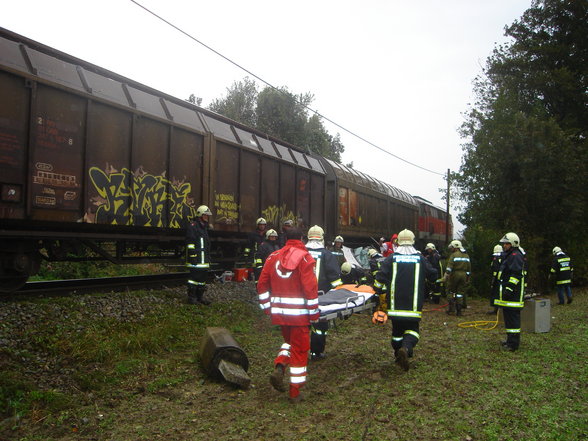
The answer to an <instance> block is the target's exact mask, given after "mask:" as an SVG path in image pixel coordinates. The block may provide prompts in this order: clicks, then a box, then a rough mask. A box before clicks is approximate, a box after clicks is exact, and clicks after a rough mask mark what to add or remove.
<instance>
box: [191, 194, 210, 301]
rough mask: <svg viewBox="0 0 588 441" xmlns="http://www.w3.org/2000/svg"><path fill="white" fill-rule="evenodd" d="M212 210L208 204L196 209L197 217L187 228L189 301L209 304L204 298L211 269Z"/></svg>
mask: <svg viewBox="0 0 588 441" xmlns="http://www.w3.org/2000/svg"><path fill="white" fill-rule="evenodd" d="M210 216H212V212H211V211H210V209H209V208H208V207H207V206H206V205H201V206H199V207H198V208H197V209H196V218H195V219H193V220H192V222H190V224H189V225H188V227H187V228H186V266H187V267H188V270H189V272H190V275H189V277H188V303H190V304H191V305H195V304H197V303H201V304H203V305H208V304H209V303H210V302H209V301H208V300H206V299H204V291H205V290H206V280H207V278H208V271H209V269H210V239H209V237H208V228H209V221H210Z"/></svg>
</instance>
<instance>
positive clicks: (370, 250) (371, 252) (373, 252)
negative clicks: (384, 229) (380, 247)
mask: <svg viewBox="0 0 588 441" xmlns="http://www.w3.org/2000/svg"><path fill="white" fill-rule="evenodd" d="M367 253H368V256H370V257H374V256H375V255H376V254H378V252H377V251H376V250H374V249H373V248H370V249H369V250H368V252H367Z"/></svg>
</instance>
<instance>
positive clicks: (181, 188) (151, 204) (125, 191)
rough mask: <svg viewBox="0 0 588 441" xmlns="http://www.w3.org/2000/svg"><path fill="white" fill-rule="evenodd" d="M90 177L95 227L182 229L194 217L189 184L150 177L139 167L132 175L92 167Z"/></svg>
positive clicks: (160, 177) (110, 167)
mask: <svg viewBox="0 0 588 441" xmlns="http://www.w3.org/2000/svg"><path fill="white" fill-rule="evenodd" d="M89 174H90V180H91V181H92V184H94V187H95V188H96V191H98V195H99V196H98V197H94V198H92V202H93V203H94V205H96V206H97V209H96V214H95V217H94V220H93V221H94V222H95V223H108V224H116V225H136V226H151V227H165V226H168V227H171V228H181V227H182V226H184V225H185V224H186V222H187V221H188V220H189V219H191V218H192V217H193V216H194V215H195V211H196V210H195V208H194V203H193V201H192V199H191V198H190V191H191V189H192V186H191V184H190V183H189V182H183V181H178V180H175V179H173V180H169V179H167V178H166V177H165V173H163V174H161V175H152V174H150V173H147V172H145V171H144V170H143V168H142V167H139V169H137V171H135V172H132V171H131V170H129V169H127V168H123V169H122V170H121V171H118V170H116V169H114V168H113V167H112V166H108V165H107V166H106V169H105V170H102V169H100V168H98V167H92V168H90V171H89ZM168 205H169V218H168V219H166V218H167V216H168V214H167V212H166V210H167V207H168Z"/></svg>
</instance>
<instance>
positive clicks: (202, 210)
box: [196, 205, 212, 217]
mask: <svg viewBox="0 0 588 441" xmlns="http://www.w3.org/2000/svg"><path fill="white" fill-rule="evenodd" d="M204 214H206V215H208V216H212V212H211V211H210V208H208V207H207V206H206V205H201V206H200V207H198V208H197V209H196V217H201V216H202V215H204Z"/></svg>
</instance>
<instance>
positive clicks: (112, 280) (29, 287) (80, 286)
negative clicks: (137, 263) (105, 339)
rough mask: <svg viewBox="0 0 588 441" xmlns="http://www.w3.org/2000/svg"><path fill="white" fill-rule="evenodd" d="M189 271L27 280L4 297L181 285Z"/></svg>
mask: <svg viewBox="0 0 588 441" xmlns="http://www.w3.org/2000/svg"><path fill="white" fill-rule="evenodd" d="M187 278H188V273H187V272H181V273H165V274H151V275H144V276H124V277H105V278H93V279H71V280H50V281H42V282H27V283H26V284H25V285H24V286H23V287H22V288H20V289H19V290H17V291H14V292H13V293H10V294H5V295H2V297H3V298H14V297H15V296H30V295H37V296H39V295H45V294H49V295H66V294H81V293H100V292H104V291H107V290H111V289H125V288H127V289H131V290H135V289H145V288H161V287H172V286H181V285H184V284H185V283H186V280H187Z"/></svg>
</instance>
